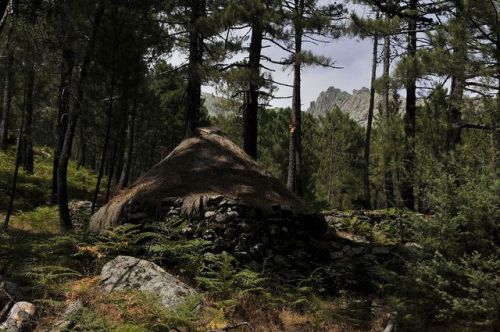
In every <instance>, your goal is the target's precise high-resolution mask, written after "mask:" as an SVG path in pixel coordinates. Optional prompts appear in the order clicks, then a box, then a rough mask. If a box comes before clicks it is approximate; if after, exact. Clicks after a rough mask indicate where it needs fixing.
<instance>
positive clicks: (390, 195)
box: [382, 36, 394, 208]
mask: <svg viewBox="0 0 500 332" xmlns="http://www.w3.org/2000/svg"><path fill="white" fill-rule="evenodd" d="M383 62H384V64H383V66H384V68H383V72H384V73H383V76H384V86H383V91H382V116H383V118H384V120H385V121H386V124H389V121H390V118H391V109H390V108H391V107H390V99H389V94H390V89H391V87H390V70H391V36H385V38H384V60H383ZM385 140H386V141H389V142H390V143H391V144H392V143H393V137H392V129H391V131H390V135H388V136H386V137H385ZM391 155H392V154H391V152H390V151H389V150H388V149H387V148H385V149H384V151H383V160H384V161H383V163H384V164H383V167H384V186H385V198H386V205H387V207H388V208H391V207H394V182H393V179H392V168H391Z"/></svg>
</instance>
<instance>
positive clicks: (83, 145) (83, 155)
mask: <svg viewBox="0 0 500 332" xmlns="http://www.w3.org/2000/svg"><path fill="white" fill-rule="evenodd" d="M85 135H86V128H85V121H80V149H79V150H80V153H79V154H78V164H77V166H76V168H77V169H80V167H82V166H85V164H86V162H87V138H86V137H85Z"/></svg>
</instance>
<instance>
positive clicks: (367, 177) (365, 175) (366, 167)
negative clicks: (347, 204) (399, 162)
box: [363, 14, 378, 209]
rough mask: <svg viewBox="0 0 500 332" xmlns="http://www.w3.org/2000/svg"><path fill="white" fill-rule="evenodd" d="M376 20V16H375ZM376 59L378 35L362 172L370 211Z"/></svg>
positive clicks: (375, 43) (375, 46) (374, 51)
mask: <svg viewBox="0 0 500 332" xmlns="http://www.w3.org/2000/svg"><path fill="white" fill-rule="evenodd" d="M377 18H378V14H377ZM377 57H378V34H377V33H375V35H374V36H373V54H372V77H371V85H370V104H369V106H368V122H367V124H366V137H365V162H364V170H363V184H364V187H365V188H364V189H365V207H366V208H367V209H371V207H372V198H371V192H370V151H371V139H372V125H373V111H374V109H375V80H376V79H377Z"/></svg>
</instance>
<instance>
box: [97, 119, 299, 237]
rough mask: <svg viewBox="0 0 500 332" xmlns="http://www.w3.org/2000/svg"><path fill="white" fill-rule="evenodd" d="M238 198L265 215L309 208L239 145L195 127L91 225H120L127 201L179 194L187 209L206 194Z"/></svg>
mask: <svg viewBox="0 0 500 332" xmlns="http://www.w3.org/2000/svg"><path fill="white" fill-rule="evenodd" d="M216 195H222V196H224V197H225V198H228V199H236V200H238V201H239V202H242V203H243V204H245V205H247V206H249V207H251V208H253V209H256V210H258V211H259V213H261V214H263V215H265V214H266V213H271V212H272V211H273V209H276V206H280V208H281V209H284V210H289V211H291V212H293V213H296V214H303V213H307V210H306V206H305V204H304V202H303V201H302V200H300V199H298V198H297V197H296V196H295V195H294V194H292V193H291V192H290V191H289V190H288V189H287V188H286V187H285V186H284V185H283V184H282V183H281V182H280V181H279V180H278V179H276V178H274V177H272V176H271V175H270V174H269V173H267V172H266V171H265V170H264V169H263V168H262V167H261V166H260V165H259V164H258V163H257V162H256V161H255V160H253V159H252V158H251V157H250V156H248V155H247V154H246V153H245V152H244V151H243V150H242V149H241V148H240V147H238V146H237V145H236V144H234V143H233V142H231V141H230V140H229V139H228V138H227V137H225V136H224V135H222V134H221V133H219V132H218V131H217V130H214V129H206V128H202V129H198V130H197V132H196V134H195V136H194V137H192V138H189V139H186V140H184V141H183V142H181V144H180V145H179V146H178V147H177V148H175V149H174V150H173V151H172V152H171V153H170V155H168V156H167V157H166V158H165V159H163V160H162V161H161V162H160V163H159V164H157V165H155V166H154V167H153V168H152V169H151V170H149V171H148V172H147V173H146V174H145V175H144V176H142V177H141V178H140V179H139V180H138V181H137V182H135V183H134V184H133V185H132V186H131V187H130V188H129V189H127V190H125V191H122V192H121V193H119V194H118V195H117V196H115V197H114V198H113V199H112V200H111V201H110V202H109V203H108V204H106V205H105V206H103V207H102V208H101V209H100V210H99V211H97V213H96V214H95V215H94V216H93V217H92V220H91V224H90V228H91V229H93V230H102V229H106V228H111V227H114V226H117V225H120V224H121V223H122V222H124V220H125V219H126V217H125V214H126V211H127V206H130V204H131V203H132V202H133V203H134V204H139V205H140V204H142V203H144V205H147V206H155V205H157V204H161V202H162V200H164V199H166V198H172V197H177V198H181V199H182V200H183V207H184V208H185V211H188V210H189V209H190V208H192V207H193V206H196V204H197V202H202V201H203V199H206V198H207V197H213V196H216Z"/></svg>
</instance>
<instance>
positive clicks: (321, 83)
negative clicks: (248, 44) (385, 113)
mask: <svg viewBox="0 0 500 332" xmlns="http://www.w3.org/2000/svg"><path fill="white" fill-rule="evenodd" d="M308 48H309V49H310V50H311V51H313V52H314V53H315V54H317V55H323V56H327V57H330V58H331V59H332V60H333V61H334V62H335V66H337V67H342V69H331V68H324V67H318V66H314V67H306V68H304V69H303V71H302V104H303V110H304V111H305V110H306V109H307V108H308V107H309V104H310V103H311V102H312V101H314V100H316V98H317V97H318V95H319V94H320V93H321V92H322V91H325V90H326V89H328V88H329V87H330V86H334V87H336V88H338V89H341V90H344V91H347V92H352V90H354V89H356V90H359V89H360V88H362V87H369V85H370V75H371V58H372V55H371V52H372V42H371V41H370V40H368V39H366V40H356V39H349V38H341V39H338V40H334V41H332V42H330V43H328V44H320V45H311V46H309V47H308ZM269 52H270V53H271V54H272V53H273V50H270V51H269ZM273 79H274V80H275V81H278V82H285V83H288V84H291V82H293V72H292V71H291V70H287V71H285V72H284V71H283V70H280V69H277V70H276V71H275V72H274V73H273ZM291 90H292V89H291V88H287V87H280V88H279V90H278V92H277V96H291V95H292V91H291ZM271 104H272V105H273V106H277V107H287V106H290V105H291V100H290V99H275V100H274V101H273V102H272V103H271Z"/></svg>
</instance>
